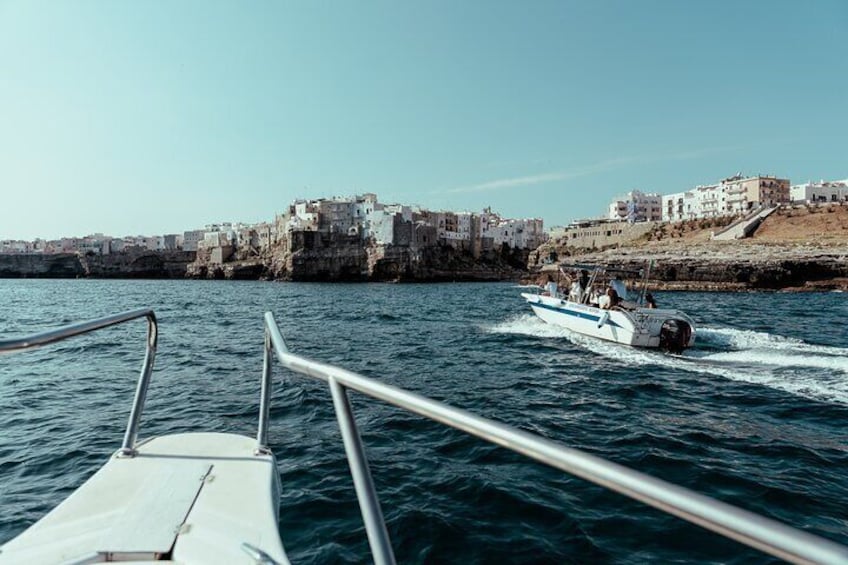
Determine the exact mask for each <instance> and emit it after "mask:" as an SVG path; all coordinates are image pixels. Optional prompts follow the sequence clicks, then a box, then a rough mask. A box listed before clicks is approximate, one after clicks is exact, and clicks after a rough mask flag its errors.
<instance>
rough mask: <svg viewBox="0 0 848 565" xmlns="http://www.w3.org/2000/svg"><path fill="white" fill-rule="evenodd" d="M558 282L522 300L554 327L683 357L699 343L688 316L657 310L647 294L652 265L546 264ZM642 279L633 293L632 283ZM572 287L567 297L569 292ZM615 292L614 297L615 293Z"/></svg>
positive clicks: (678, 312)
mask: <svg viewBox="0 0 848 565" xmlns="http://www.w3.org/2000/svg"><path fill="white" fill-rule="evenodd" d="M543 272H546V273H548V274H550V273H551V272H554V273H556V279H557V280H556V281H548V283H547V284H546V285H545V286H544V287H542V288H539V289H538V290H539V291H540V292H536V293H531V292H523V293H521V296H523V297H524V299H525V300H527V302H528V303H529V304H530V308H532V310H533V312H534V313H535V314H536V315H537V316H538V317H539V318H541V319H542V320H544V321H545V322H547V323H549V324H553V325H556V326H561V327H563V328H567V329H569V330H571V331H573V332H576V333H579V334H583V335H588V336H591V337H596V338H599V339H605V340H607V341H614V342H616V343H621V344H624V345H632V346H634V347H650V348H658V349H662V350H665V351H668V352H670V353H681V352H682V351H683V350H685V349H686V348H688V347H691V346H692V345H693V344H694V343H695V322H694V321H693V320H692V318H690V317H689V316H688V315H686V314H685V313H684V312H681V311H680V310H676V309H670V308H656V307H654V306H655V303H654V302H653V300H652V298H651V297H650V294H649V293H648V292H647V280H648V274H649V272H650V265H649V266H647V267H646V269H643V270H641V271H632V270H626V269H616V268H611V267H608V266H603V265H581V264H575V265H568V266H564V265H546V266H545V268H543ZM633 279H636V280H638V281H639V282H638V283H636V284H635V285H632V286H636V287H637V288H632V287H631V288H630V289H628V287H627V284H626V283H625V281H626V280H633ZM565 288H567V289H568V290H567V292H566V291H565ZM610 291H611V292H610Z"/></svg>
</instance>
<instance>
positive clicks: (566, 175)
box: [444, 146, 740, 194]
mask: <svg viewBox="0 0 848 565" xmlns="http://www.w3.org/2000/svg"><path fill="white" fill-rule="evenodd" d="M737 149H740V147H739V146H727V147H707V148H704V149H695V150H692V151H683V152H677V153H667V154H664V155H653V156H641V157H619V158H618V159H609V160H606V161H601V162H599V163H595V164H592V165H587V166H585V167H578V168H575V169H571V170H568V171H555V172H550V173H540V174H537V175H527V176H522V177H510V178H504V179H496V180H491V181H486V182H482V183H479V184H472V185H468V186H460V187H457V188H452V189H449V190H446V191H444V192H446V193H449V194H454V193H460V192H487V191H492V190H502V189H508V188H516V187H520V186H534V185H537V184H544V183H548V182H555V181H563V180H570V179H575V178H579V177H585V176H588V175H594V174H597V173H602V172H605V171H610V170H613V169H617V168H620V167H623V166H625V165H630V164H634V163H655V162H658V161H672V160H674V161H677V160H684V159H696V158H698V157H703V156H705V155H711V154H713V153H723V152H725V151H734V150H737Z"/></svg>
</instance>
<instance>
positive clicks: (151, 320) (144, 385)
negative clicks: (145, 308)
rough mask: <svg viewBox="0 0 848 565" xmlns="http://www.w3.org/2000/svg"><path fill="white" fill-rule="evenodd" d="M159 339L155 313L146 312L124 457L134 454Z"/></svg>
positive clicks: (121, 450)
mask: <svg viewBox="0 0 848 565" xmlns="http://www.w3.org/2000/svg"><path fill="white" fill-rule="evenodd" d="M158 341H159V330H158V328H157V325H156V314H154V313H153V312H150V313H149V314H147V350H146V351H145V353H144V364H143V365H142V366H141V376H140V377H139V379H138V385H136V389H135V398H134V399H133V406H132V410H130V417H129V421H128V422H127V431H126V433H124V442H123V444H122V445H121V449H120V454H121V455H122V456H124V457H132V456H134V455H135V440H136V438H137V437H138V427H139V425H140V423H141V414H142V412H143V411H144V402H145V400H147V389H148V387H149V386H150V377H151V375H152V374H153V362H154V360H155V359H156V344H157V343H158Z"/></svg>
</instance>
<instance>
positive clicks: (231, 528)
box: [0, 309, 848, 565]
mask: <svg viewBox="0 0 848 565" xmlns="http://www.w3.org/2000/svg"><path fill="white" fill-rule="evenodd" d="M138 318H147V320H148V338H147V353H146V355H145V360H144V365H143V367H142V371H141V376H140V378H139V381H138V386H137V388H136V394H135V399H134V402H133V406H132V410H131V412H130V418H129V423H128V425H127V430H126V433H125V435H124V440H123V444H122V446H121V448H120V449H119V450H118V451H117V452H116V453H115V454H113V455H112V456H111V457H110V458H109V459H108V461H107V462H106V464H105V465H103V467H102V468H101V469H100V470H99V471H97V473H95V474H94V476H92V477H91V478H90V479H89V480H88V481H86V482H85V483H84V484H82V485H81V486H80V487H79V488H78V489H77V490H76V491H74V492H73V493H72V494H71V495H70V496H69V497H68V498H67V499H66V500H65V501H64V502H62V503H60V504H59V505H58V506H57V507H56V508H55V509H53V510H52V511H51V512H49V513H48V514H47V515H46V516H44V517H43V518H41V519H40V520H38V521H37V522H35V523H34V524H32V525H31V526H30V527H29V528H28V529H26V530H25V531H23V532H22V533H21V534H20V535H18V536H17V537H15V538H13V539H11V540H9V541H7V542H6V543H5V544H3V545H2V546H0V564H2V565H6V564H19V563H26V564H30V563H37V564H39V565H41V564H53V563H61V564H65V565H71V564H75V565H82V564H88V563H103V562H112V561H121V562H132V563H136V564H142V563H146V564H151V565H152V564H158V563H180V564H184V565H190V564H201V563H202V564H216V563H222V564H239V563H243V564H265V565H280V564H287V563H289V561H288V558H287V556H286V552H285V551H284V549H283V543H282V541H281V540H280V532H279V525H278V522H277V511H278V509H277V506H278V501H279V500H280V481H279V472H278V471H277V468H276V464H275V459H274V455H273V454H272V453H271V450H270V448H269V447H268V426H269V414H270V398H271V394H270V389H271V373H272V370H271V363H272V360H273V359H274V358H276V359H277V360H278V361H279V363H280V364H281V365H282V366H283V367H285V368H286V369H289V370H290V371H292V372H294V373H298V374H300V375H303V376H305V377H309V378H313V379H317V380H320V381H324V382H325V383H326V384H327V385H328V386H329V389H330V396H331V397H332V401H333V406H334V408H335V411H336V417H337V420H338V423H339V429H340V431H341V436H342V440H343V443H344V448H345V452H346V455H347V459H348V463H349V465H350V470H351V475H352V478H353V486H354V488H355V490H356V494H357V498H358V500H359V505H360V510H361V513H362V518H363V522H364V525H365V533H366V535H367V537H368V542H369V545H370V548H371V552H372V555H373V559H374V562H375V563H376V564H378V565H383V564H387V565H392V564H393V563H395V557H394V552H393V550H392V545H391V540H390V539H389V535H388V531H387V528H386V524H385V521H384V520H383V515H382V511H381V509H380V503H379V500H378V497H377V492H376V489H375V488H374V483H373V480H372V479H371V473H370V469H369V466H368V460H367V458H366V456H365V448H364V445H363V444H362V439H361V437H360V435H359V432H358V430H357V425H356V419H355V416H354V413H353V409H352V406H351V404H350V401H349V399H348V391H355V392H357V393H359V394H362V395H365V396H369V397H371V398H375V399H379V400H381V401H384V402H387V403H389V404H392V405H394V406H396V407H399V408H402V409H405V410H408V411H410V412H412V413H414V414H417V415H419V416H421V417H424V418H429V419H431V420H435V421H437V422H440V423H442V424H444V425H447V426H450V427H453V428H456V429H458V430H461V431H464V432H466V433H468V434H470V435H473V436H475V437H477V438H480V439H483V440H486V441H489V442H491V443H493V444H496V445H499V446H501V447H505V448H507V449H511V450H513V451H515V452H518V453H521V454H523V455H525V456H527V457H529V458H531V459H533V460H535V461H537V462H541V463H544V464H546V465H549V466H551V467H554V468H556V469H559V470H561V471H564V472H567V473H569V474H571V475H574V476H577V477H580V478H583V479H585V480H587V481H590V482H592V483H595V484H597V485H600V486H603V487H605V488H608V489H610V490H613V491H615V492H618V493H620V494H622V495H624V496H627V497H630V498H632V499H635V500H639V501H641V502H643V503H645V504H648V505H650V506H653V507H654V508H658V509H660V510H662V511H663V512H667V513H670V514H673V515H675V516H678V517H680V518H683V519H685V520H688V521H690V522H693V523H695V524H697V525H699V526H702V527H704V528H707V529H709V530H712V531H714V532H717V533H719V534H720V535H723V536H726V537H728V538H732V539H734V540H736V541H739V542H741V543H744V544H747V545H749V546H751V547H754V548H756V549H759V550H760V551H763V552H766V553H769V554H771V555H773V556H777V557H780V558H782V559H786V560H789V561H793V562H797V563H846V562H848V547H845V546H843V545H840V544H838V543H835V542H833V541H830V540H827V539H824V538H821V537H818V536H816V535H813V534H811V533H808V532H804V531H801V530H798V529H794V528H791V527H789V526H786V525H784V524H782V523H780V522H777V521H775V520H771V519H768V518H765V517H763V516H759V515H756V514H753V513H751V512H748V511H746V510H742V509H740V508H737V507H734V506H731V505H729V504H726V503H723V502H720V501H718V500H715V499H711V498H708V497H706V496H703V495H700V494H698V493H695V492H693V491H690V490H688V489H686V488H683V487H680V486H677V485H674V484H671V483H668V482H665V481H663V480H661V479H657V478H655V477H652V476H649V475H646V474H644V473H641V472H639V471H636V470H633V469H629V468H627V467H624V466H622V465H618V464H616V463H613V462H611V461H608V460H605V459H602V458H600V457H597V456H594V455H591V454H589V453H586V452H583V451H580V450H577V449H573V448H569V447H567V446H565V445H563V444H560V443H556V442H554V441H551V440H549V439H546V438H543V437H541V436H538V435H534V434H531V433H529V432H526V431H523V430H519V429H517V428H514V427H510V426H507V425H505V424H502V423H500V422H496V421H494V420H489V419H486V418H482V417H480V416H477V415H475V414H473V413H471V412H468V411H465V410H462V409H459V408H454V407H452V406H449V405H447V404H444V403H441V402H438V401H435V400H432V399H430V398H427V397H426V396H422V395H420V394H416V393H413V392H409V391H406V390H404V389H401V388H398V387H395V386H392V385H388V384H385V383H382V382H380V381H379V380H376V379H372V378H368V377H365V376H362V375H359V374H356V373H352V372H350V371H346V370H344V369H341V368H339V367H335V366H332V365H327V364H325V363H321V362H318V361H314V360H311V359H308V358H306V357H302V356H300V355H297V354H294V353H292V352H290V351H289V349H288V347H287V345H286V343H285V341H284V340H283V338H282V336H281V335H280V331H279V329H278V327H277V324H276V322H275V321H274V317H273V315H271V314H270V313H267V314H266V315H265V349H264V355H265V356H264V364H263V370H262V380H261V393H260V399H259V406H258V412H259V425H258V432H257V435H256V437H255V438H251V437H246V436H240V435H236V434H224V433H215V432H208V431H207V432H197V433H183V434H173V435H165V436H159V437H153V438H150V439H147V440H144V441H136V436H137V434H138V430H139V425H140V421H141V414H142V412H143V409H144V402H145V398H146V395H147V388H148V385H149V383H150V378H151V375H152V370H153V360H154V357H155V351H156V342H157V339H156V336H157V326H156V317H155V315H154V314H153V311H152V310H147V309H143V310H134V311H130V312H126V313H123V314H116V315H114V316H108V317H105V318H99V319H96V320H91V321H89V322H83V323H80V324H75V325H72V326H67V327H64V328H60V329H57V330H51V331H47V332H44V333H40V334H36V335H33V336H28V337H25V338H18V339H6V340H0V354H2V353H7V352H13V351H18V350H22V349H29V348H33V347H40V346H43V345H47V344H50V343H54V342H57V341H60V340H63V339H66V338H69V337H73V336H76V335H81V334H85V333H89V332H92V331H95V330H98V329H100V328H105V327H109V326H114V325H116V324H120V323H123V322H127V321H130V320H134V319H138ZM0 358H2V359H4V360H5V359H9V357H7V356H3V357H0ZM21 449H26V446H25V445H23V446H21ZM628 535H630V534H628ZM361 560H362V561H365V560H366V557H365V556H362V559H361Z"/></svg>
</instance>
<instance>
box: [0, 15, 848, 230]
mask: <svg viewBox="0 0 848 565" xmlns="http://www.w3.org/2000/svg"><path fill="white" fill-rule="evenodd" d="M846 135H848V2H845V1H844V0H836V1H833V2H826V1H813V2H798V1H789V2H753V1H752V2H731V1H729V0H726V1H725V0H720V1H714V2H681V1H668V2H651V1H644V2H642V1H640V2H631V1H620V2H568V1H564V0H560V1H553V2H543V1H537V0H532V1H529V2H517V1H516V2H509V3H508V2H499V1H482V0H481V1H460V0H451V1H429V0H428V1H426V2H419V3H413V2H394V1H386V2H368V1H362V2H360V1H356V2H353V1H351V2H341V1H333V2H300V3H288V2H248V3H244V2H209V1H198V2H191V1H177V2H170V1H155V0H154V1H150V2H108V1H105V0H102V1H96V2H76V1H64V2H53V1H50V2H38V1H30V0H26V1H8V0H0V238H26V239H31V238H34V237H36V236H40V237H47V238H54V237H58V236H61V235H85V234H87V233H92V232H97V231H100V232H106V233H109V234H112V235H116V236H118V235H127V234H159V233H172V232H177V231H182V230H185V229H190V228H193V227H198V226H202V225H203V224H205V223H208V222H213V221H222V220H233V221H246V222H252V221H260V220H266V219H271V218H273V216H274V213H275V212H278V211H282V210H283V209H285V207H286V206H287V205H288V203H289V202H290V201H292V200H293V199H295V198H317V197H327V196H333V195H350V194H355V193H361V192H376V193H377V194H378V195H379V197H380V199H381V200H383V201H395V202H403V203H414V204H421V205H423V206H426V207H429V208H434V209H441V208H443V209H454V210H480V209H481V208H483V207H485V206H489V205H491V206H492V207H493V208H494V209H496V210H498V211H500V212H501V213H502V214H505V215H507V216H511V217H533V216H536V217H543V218H544V219H545V224H546V225H547V226H550V225H554V224H562V223H565V222H568V221H569V220H571V219H575V218H580V217H587V216H598V215H600V214H602V213H603V212H604V211H605V209H606V205H607V203H608V201H609V200H610V199H611V198H612V197H613V196H615V195H617V194H622V193H624V192H626V191H628V190H631V189H634V188H638V189H642V190H646V191H657V192H661V193H672V192H678V191H682V190H685V189H687V188H691V187H692V186H694V185H696V184H701V183H706V182H710V181H714V180H717V179H719V178H722V177H723V176H726V175H730V174H733V173H735V172H737V171H742V172H745V173H750V174H757V173H763V174H775V175H779V176H783V177H789V178H790V179H791V180H792V182H793V183H795V182H800V181H805V180H808V179H820V178H824V179H837V178H839V179H841V178H845V177H848V138H846Z"/></svg>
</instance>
